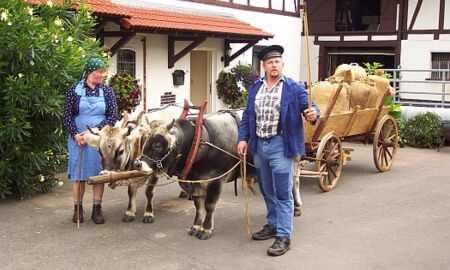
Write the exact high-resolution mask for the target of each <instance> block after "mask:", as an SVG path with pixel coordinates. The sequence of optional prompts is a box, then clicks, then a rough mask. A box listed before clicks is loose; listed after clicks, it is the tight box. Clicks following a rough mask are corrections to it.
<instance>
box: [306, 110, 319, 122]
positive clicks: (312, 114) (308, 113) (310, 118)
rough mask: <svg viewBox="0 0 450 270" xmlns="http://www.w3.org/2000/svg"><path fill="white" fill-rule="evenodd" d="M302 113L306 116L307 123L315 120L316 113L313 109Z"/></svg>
mask: <svg viewBox="0 0 450 270" xmlns="http://www.w3.org/2000/svg"><path fill="white" fill-rule="evenodd" d="M303 113H304V114H305V116H306V120H308V121H309V122H314V121H315V120H316V118H317V111H316V109H314V108H313V107H311V108H309V109H306V110H304V111H303Z"/></svg>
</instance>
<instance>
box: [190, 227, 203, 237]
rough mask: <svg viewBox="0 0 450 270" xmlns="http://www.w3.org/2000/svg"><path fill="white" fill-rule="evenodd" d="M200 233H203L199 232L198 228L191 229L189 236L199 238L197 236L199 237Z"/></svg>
mask: <svg viewBox="0 0 450 270" xmlns="http://www.w3.org/2000/svg"><path fill="white" fill-rule="evenodd" d="M200 232H201V231H200V230H198V229H196V228H191V229H190V230H189V231H188V235H190V236H194V237H197V235H198V234H199V233H200Z"/></svg>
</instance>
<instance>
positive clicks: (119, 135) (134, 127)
mask: <svg viewBox="0 0 450 270" xmlns="http://www.w3.org/2000/svg"><path fill="white" fill-rule="evenodd" d="M182 110H183V108H182V107H178V106H175V105H174V106H168V107H164V108H161V109H159V110H155V111H153V112H150V113H147V114H145V115H142V114H141V115H140V116H139V117H138V118H137V119H135V120H134V121H128V120H127V117H124V119H123V121H122V124H121V125H120V126H116V127H111V126H105V127H103V128H102V129H101V130H95V129H90V131H91V132H90V133H88V135H86V140H87V142H88V143H89V144H90V145H91V146H96V147H98V149H99V153H100V156H101V159H102V167H103V171H102V173H111V172H118V171H128V170H135V169H138V170H141V171H146V172H148V176H145V177H141V178H139V179H135V180H136V181H134V182H133V183H132V184H130V185H129V186H128V196H129V203H128V208H127V211H126V213H125V215H124V216H123V218H122V221H123V222H131V221H134V219H135V216H136V194H137V189H138V188H139V187H141V186H143V185H146V190H145V194H146V197H147V206H146V209H145V212H144V219H143V222H144V223H153V221H154V213H153V196H154V190H155V186H156V183H157V181H158V179H160V178H166V177H167V176H168V175H169V176H170V177H174V176H180V174H181V173H182V171H183V169H184V167H185V164H186V162H187V159H188V154H189V151H190V148H191V145H192V142H193V139H194V134H195V120H196V119H195V117H194V118H193V117H190V118H191V119H190V118H189V117H188V119H186V118H180V117H179V116H180V115H181V113H182ZM241 115H242V111H225V112H219V113H214V114H207V115H205V116H204V119H203V124H202V137H201V141H202V142H203V144H201V146H200V148H199V150H198V153H197V155H196V157H195V160H194V162H193V165H192V168H191V169H190V170H189V174H188V175H187V177H186V178H187V179H190V180H199V179H203V180H206V179H212V178H216V177H218V176H222V175H223V176H222V177H220V178H219V179H216V180H213V181H198V182H197V183H184V182H183V183H182V182H180V186H181V188H182V189H183V191H184V192H186V193H187V194H188V195H189V196H191V197H192V198H193V200H194V205H195V208H196V213H195V219H194V224H193V226H192V227H191V228H190V230H189V231H188V234H189V235H191V236H194V237H196V238H198V239H201V240H205V239H208V238H210V237H211V236H212V232H213V230H214V211H215V209H216V204H217V201H218V199H219V197H220V194H221V189H222V183H223V182H230V181H235V180H237V178H238V177H239V176H240V167H239V166H237V167H236V168H235V169H234V170H231V171H230V169H232V168H233V167H234V166H235V165H236V164H237V162H238V161H239V160H238V159H236V157H235V156H236V155H237V153H236V144H237V137H238V128H239V121H240V116H241ZM204 142H207V143H206V144H205V143H204ZM233 156H234V157H233ZM249 160H250V161H251V160H252V159H251V156H250V157H249ZM248 171H249V172H251V171H252V170H248ZM226 172H229V173H226ZM253 176H254V174H253ZM249 177H251V175H249ZM293 193H294V200H295V215H300V214H301V198H300V193H299V179H298V177H295V181H294V189H293Z"/></svg>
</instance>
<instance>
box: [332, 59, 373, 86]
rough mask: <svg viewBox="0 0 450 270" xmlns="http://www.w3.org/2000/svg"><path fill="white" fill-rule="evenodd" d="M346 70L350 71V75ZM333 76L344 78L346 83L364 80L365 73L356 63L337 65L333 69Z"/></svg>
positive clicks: (365, 77)
mask: <svg viewBox="0 0 450 270" xmlns="http://www.w3.org/2000/svg"><path fill="white" fill-rule="evenodd" d="M348 71H350V76H349V74H348ZM334 76H335V77H341V78H344V81H345V82H346V83H348V84H351V83H352V82H354V81H364V80H366V79H367V73H366V71H365V70H364V68H362V67H360V66H359V65H358V64H356V63H351V64H341V65H339V66H338V67H337V68H336V70H335V71H334Z"/></svg>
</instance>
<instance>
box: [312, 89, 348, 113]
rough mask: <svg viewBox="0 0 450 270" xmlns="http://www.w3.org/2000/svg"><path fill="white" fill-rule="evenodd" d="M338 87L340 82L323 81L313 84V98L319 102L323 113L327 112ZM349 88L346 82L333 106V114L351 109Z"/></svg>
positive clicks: (318, 104)
mask: <svg viewBox="0 0 450 270" xmlns="http://www.w3.org/2000/svg"><path fill="white" fill-rule="evenodd" d="M338 87H339V83H337V82H330V81H321V82H317V83H315V84H313V86H312V88H311V98H312V100H313V101H314V102H315V103H316V104H317V106H318V107H319V109H320V111H321V113H322V114H325V112H326V110H327V108H328V105H329V103H330V101H331V99H332V97H333V95H334V93H335V92H336V90H337V88H338ZM348 88H349V86H348V84H346V83H344V86H343V88H342V89H341V92H340V93H339V96H338V98H337V100H336V104H335V105H334V106H333V109H332V111H331V114H340V113H342V112H346V111H348V110H349V109H350V106H349V100H350V98H349V94H348Z"/></svg>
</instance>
